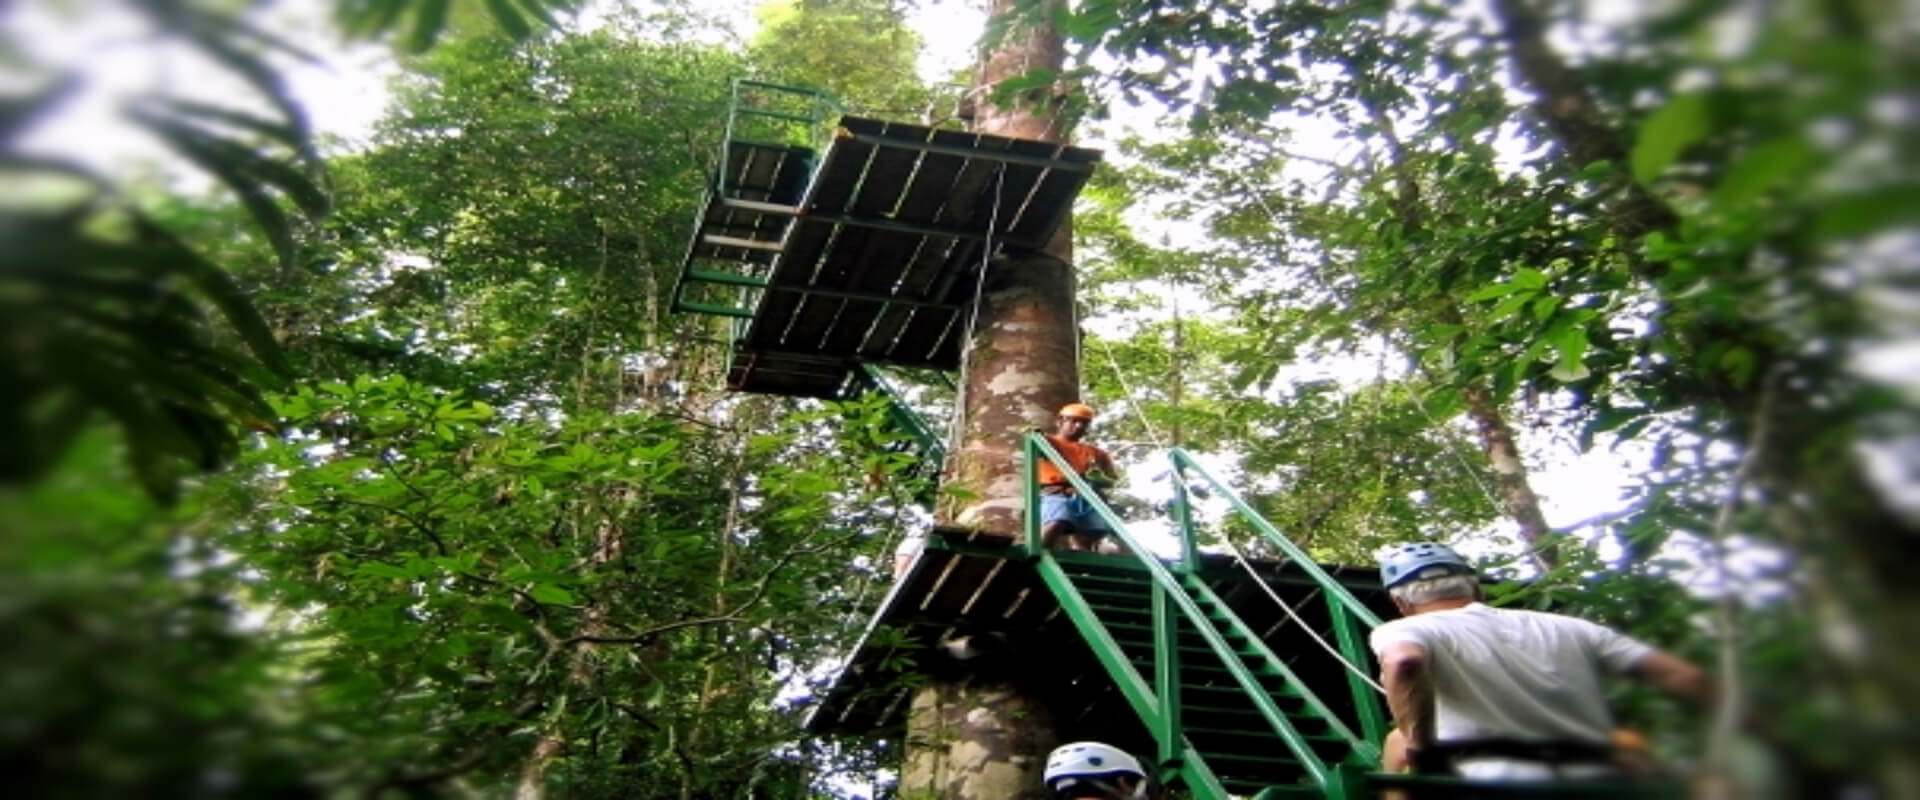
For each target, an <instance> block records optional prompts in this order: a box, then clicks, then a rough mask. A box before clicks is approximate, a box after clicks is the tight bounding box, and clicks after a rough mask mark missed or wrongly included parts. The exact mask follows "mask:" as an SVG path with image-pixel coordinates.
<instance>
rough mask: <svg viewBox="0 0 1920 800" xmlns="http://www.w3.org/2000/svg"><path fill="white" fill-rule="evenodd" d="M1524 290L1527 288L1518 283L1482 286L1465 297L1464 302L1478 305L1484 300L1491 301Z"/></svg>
mask: <svg viewBox="0 0 1920 800" xmlns="http://www.w3.org/2000/svg"><path fill="white" fill-rule="evenodd" d="M1526 288H1527V287H1525V286H1522V285H1520V284H1519V283H1518V282H1508V283H1496V284H1493V285H1491V286H1483V287H1481V288H1480V290H1479V291H1477V292H1474V293H1473V294H1470V295H1467V298H1466V302H1468V303H1478V302H1481V301H1485V300H1492V299H1494V298H1496V297H1506V296H1507V295H1510V294H1513V293H1514V292H1518V291H1522V290H1524V289H1526Z"/></svg>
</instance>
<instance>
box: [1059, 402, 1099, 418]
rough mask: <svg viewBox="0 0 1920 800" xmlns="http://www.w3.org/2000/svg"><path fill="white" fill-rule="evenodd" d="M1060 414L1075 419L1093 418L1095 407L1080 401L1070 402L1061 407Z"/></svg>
mask: <svg viewBox="0 0 1920 800" xmlns="http://www.w3.org/2000/svg"><path fill="white" fill-rule="evenodd" d="M1060 416H1063V417H1073V418H1074V419H1093V407H1092V406H1087V405H1081V404H1079V403H1068V404H1066V405H1064V406H1061V407H1060Z"/></svg>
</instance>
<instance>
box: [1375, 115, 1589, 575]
mask: <svg viewBox="0 0 1920 800" xmlns="http://www.w3.org/2000/svg"><path fill="white" fill-rule="evenodd" d="M1365 106H1366V109H1367V111H1368V113H1369V114H1370V115H1371V116H1372V117H1373V120H1374V123H1375V124H1377V125H1379V126H1380V131H1381V134H1382V136H1383V137H1384V138H1385V139H1386V142H1387V162H1388V163H1387V166H1388V168H1389V169H1390V170H1392V174H1393V182H1394V188H1395V191H1396V194H1395V202H1394V206H1395V212H1396V216H1397V217H1398V221H1399V224H1400V233H1401V235H1402V236H1404V237H1407V238H1410V239H1411V238H1413V237H1417V236H1421V235H1423V234H1422V231H1423V230H1424V228H1425V226H1426V216H1427V214H1426V210H1427V209H1426V201H1425V199H1424V198H1423V197H1422V196H1421V192H1420V182H1419V180H1418V178H1417V177H1416V176H1414V175H1413V173H1412V169H1411V167H1410V166H1409V165H1408V164H1407V151H1406V147H1405V146H1404V145H1403V144H1402V143H1401V140H1400V136H1399V134H1398V133H1397V132H1396V131H1395V129H1394V124H1393V118H1392V117H1391V116H1389V115H1388V114H1386V113H1385V112H1384V111H1382V110H1381V108H1380V107H1379V106H1378V105H1375V104H1373V103H1365ZM1429 304H1430V305H1434V306H1437V307H1438V308H1439V313H1438V316H1439V320H1440V321H1441V322H1442V323H1445V324H1448V325H1454V326H1456V327H1464V324H1465V322H1466V320H1465V319H1464V318H1463V317H1462V316H1461V314H1460V308H1459V306H1458V305H1456V304H1455V302H1454V299H1453V298H1452V297H1448V296H1440V297H1434V298H1430V299H1429V300H1427V301H1425V302H1423V303H1422V305H1429ZM1461 394H1462V397H1463V398H1464V399H1465V401H1466V406H1467V416H1468V417H1469V418H1471V419H1472V420H1473V424H1474V427H1475V428H1476V429H1478V430H1479V433H1480V449H1481V452H1484V453H1486V454H1487V462H1488V464H1489V465H1490V466H1491V467H1492V468H1493V475H1494V481H1495V483H1496V484H1497V491H1498V493H1499V500H1500V506H1501V510H1502V511H1504V512H1506V515H1507V517H1508V518H1510V519H1512V520H1513V521H1514V523H1515V524H1516V525H1518V526H1519V533H1520V540H1521V541H1522V542H1525V543H1526V545H1527V547H1528V548H1529V549H1531V550H1532V551H1533V559H1534V561H1536V562H1537V563H1538V564H1540V566H1542V567H1552V566H1553V565H1554V564H1555V563H1556V562H1557V560H1558V559H1557V558H1555V554H1554V553H1553V551H1552V549H1551V548H1550V547H1548V546H1547V544H1548V541H1549V540H1548V539H1547V536H1548V535H1550V534H1551V533H1552V532H1553V530H1552V529H1551V528H1549V527H1547V517H1546V514H1544V513H1543V512H1541V510H1540V497H1539V495H1536V494H1534V493H1533V484H1532V482H1531V481H1530V480H1529V478H1528V474H1527V463H1526V461H1525V460H1523V459H1522V458H1521V457H1520V442H1519V437H1516V436H1515V435H1514V433H1513V427H1512V426H1510V425H1508V424H1507V420H1506V417H1505V416H1503V415H1502V414H1501V413H1500V401H1499V399H1498V398H1496V397H1494V396H1493V392H1492V390H1490V389H1489V388H1488V386H1487V382H1486V381H1485V380H1484V379H1481V378H1473V379H1470V380H1468V382H1467V385H1466V387H1465V388H1464V389H1463V390H1462V392H1461Z"/></svg>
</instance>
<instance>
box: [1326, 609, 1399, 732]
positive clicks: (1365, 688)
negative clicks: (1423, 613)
mask: <svg viewBox="0 0 1920 800" xmlns="http://www.w3.org/2000/svg"><path fill="white" fill-rule="evenodd" d="M1324 596H1325V597H1326V598H1327V614H1329V615H1330V616H1332V618H1333V636H1334V639H1335V640H1336V641H1337V642H1338V643H1339V647H1340V656H1341V657H1342V658H1344V659H1346V661H1347V663H1348V664H1350V665H1352V666H1355V667H1359V668H1361V669H1365V668H1366V667H1365V665H1366V664H1367V663H1368V662H1367V650H1368V645H1367V643H1366V642H1365V641H1363V640H1362V636H1361V633H1360V625H1359V622H1358V620H1355V619H1354V618H1353V615H1352V614H1350V613H1348V612H1347V609H1346V607H1344V606H1342V605H1340V601H1339V599H1337V598H1335V597H1334V596H1333V595H1332V594H1325V595H1324ZM1346 673H1347V690H1348V691H1350V692H1352V693H1353V707H1354V708H1355V709H1358V710H1359V712H1360V734H1361V735H1362V736H1365V737H1366V738H1367V741H1369V742H1384V741H1386V738H1387V719H1386V715H1385V714H1383V713H1381V711H1380V695H1379V694H1377V693H1375V692H1374V690H1373V684H1371V683H1368V682H1367V680H1366V678H1364V677H1362V676H1361V675H1359V674H1357V673H1355V672H1353V671H1352V670H1347V671H1346Z"/></svg>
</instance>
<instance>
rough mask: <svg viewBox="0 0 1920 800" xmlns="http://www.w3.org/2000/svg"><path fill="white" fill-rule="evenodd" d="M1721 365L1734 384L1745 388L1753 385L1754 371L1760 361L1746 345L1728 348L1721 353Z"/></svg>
mask: <svg viewBox="0 0 1920 800" xmlns="http://www.w3.org/2000/svg"><path fill="white" fill-rule="evenodd" d="M1719 365H1720V369H1722V370H1724V371H1725V372H1726V373H1727V377H1728V378H1729V379H1731V380H1732V381H1733V385H1734V386H1736V387H1739V388H1743V389H1744V388H1746V387H1748V386H1751V385H1753V373H1754V369H1755V368H1756V367H1757V366H1758V361H1757V359H1756V358H1755V356H1754V354H1753V351H1752V350H1750V349H1748V348H1747V347H1745V346H1744V345H1735V346H1733V347H1729V348H1727V351H1726V352H1724V353H1721V354H1720V358H1719Z"/></svg>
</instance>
